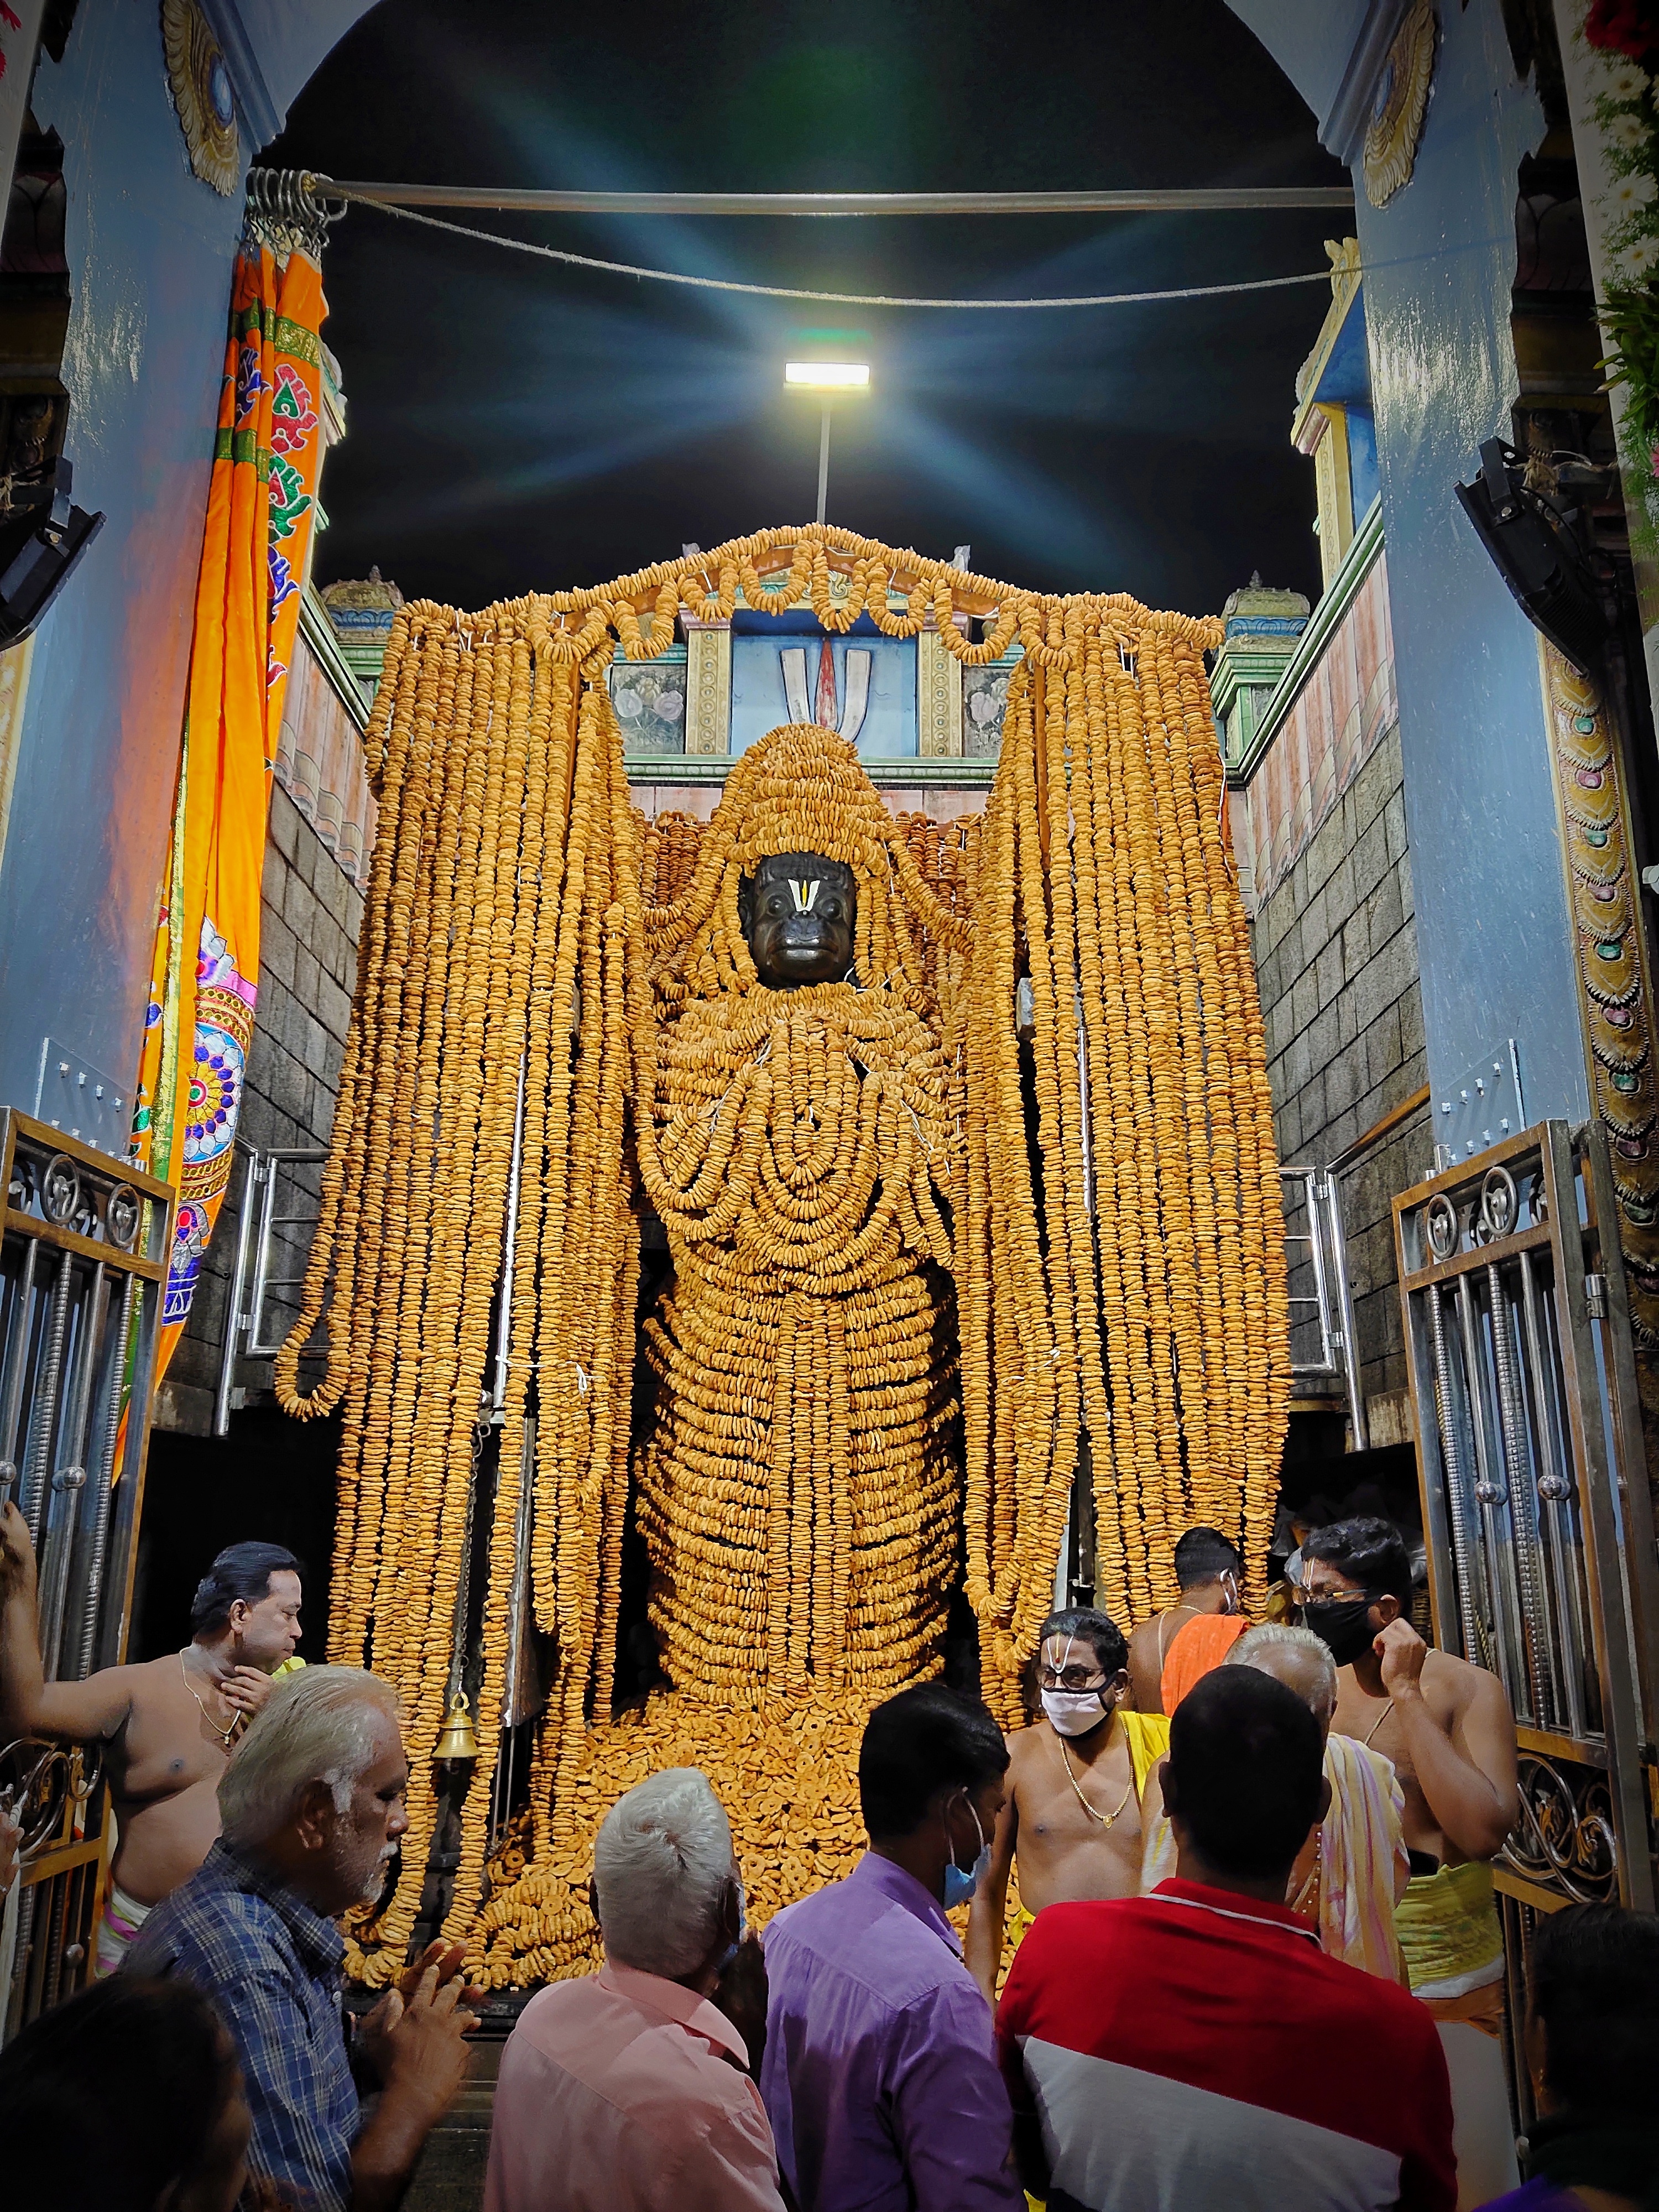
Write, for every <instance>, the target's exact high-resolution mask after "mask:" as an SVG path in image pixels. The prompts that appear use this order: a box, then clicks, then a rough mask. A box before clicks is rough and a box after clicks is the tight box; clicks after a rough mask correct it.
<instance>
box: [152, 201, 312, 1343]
mask: <svg viewBox="0 0 1659 2212" xmlns="http://www.w3.org/2000/svg"><path fill="white" fill-rule="evenodd" d="M326 313H327V307H326V304H325V301H324V299H323V283H322V271H321V270H320V269H319V266H318V264H317V263H316V261H315V260H314V259H313V258H312V257H311V256H310V255H309V254H307V253H306V252H302V251H301V250H300V249H299V248H297V247H295V249H294V250H292V251H291V252H289V253H288V254H287V256H286V258H284V259H283V261H282V262H281V263H280V264H279V263H278V261H277V259H276V256H275V255H273V254H272V252H270V248H269V247H268V246H265V245H264V244H262V243H260V242H258V240H255V239H253V238H252V237H249V238H246V239H245V240H244V241H243V244H242V246H241V249H240V252H238V254H237V257H236V264H235V269H234V274H233V276H232V280H231V303H230V330H229V335H228V340H227V343H226V347H225V369H224V382H223V386H222V392H221V396H220V401H219V427H218V432H217V435H216V439H215V441H214V453H213V474H212V478H211V481H210V486H209V490H208V507H207V528H206V532H205V536H204V541H203V546H202V566H201V571H200V574H199V577H198V579H197V587H196V627H195V634H194V637H193V640H192V642H191V665H190V687H189V693H188V696H187V700H186V704H185V732H184V747H183V752H182V755H181V757H180V761H179V786H178V793H177V796H176V798H175V799H174V802H173V836H172V841H171V844H170V848H169V856H168V866H167V881H166V883H165V884H164V885H163V887H162V895H161V912H160V916H159V921H158V925H157V929H156V936H155V958H154V961H153V963H152V966H151V981H150V990H149V1006H148V1010H147V1014H146V1019H145V1026H144V1039H143V1052H142V1055H141V1059H140V1065H139V1076H138V1083H137V1093H136V1100H137V1111H136V1113H135V1115H134V1120H133V1138H132V1147H131V1149H132V1154H133V1157H134V1158H135V1159H136V1160H137V1162H138V1163H139V1164H141V1165H143V1166H144V1167H147V1168H149V1170H150V1171H151V1172H152V1173H154V1174H156V1175H159V1176H164V1177H165V1179H166V1180H167V1182H171V1183H172V1184H173V1185H174V1186H175V1188H177V1190H178V1193H179V1210H178V1218H177V1225H176V1227H175V1229H174V1232H173V1249H172V1251H171V1252H170V1253H169V1255H168V1258H167V1285H166V1291H165V1293H164V1297H163V1304H162V1309H161V1322H162V1334H161V1346H160V1353H159V1358H158V1362H157V1370H156V1371H157V1375H158V1376H160V1375H161V1373H163V1372H164V1371H165V1370H166V1367H167V1361H168V1359H169V1358H171V1356H172V1352H173V1346H175V1345H176V1344H177V1342H178V1340H179V1335H180V1334H181V1332H182V1330H183V1328H184V1325H185V1321H186V1320H187V1318H188V1316H189V1313H190V1308H191V1299H192V1297H194V1296H195V1291H196V1285H197V1281H198V1279H200V1275H201V1269H202V1259H203V1255H204V1251H205V1250H206V1247H207V1242H208V1238H209V1237H210V1235H211V1234H212V1230H213V1224H214V1220H215V1218H216V1216H217V1213H218V1211H219V1206H220V1205H221V1202H222V1200H223V1198H224V1194H225V1191H226V1189H227V1188H228V1184H229V1182H230V1170H231V1164H232V1161H233V1159H234V1145H235V1137H236V1123H237V1120H238V1117H239V1115H240V1111H241V1104H242V1093H243V1089H244V1085H245V1083H246V1073H247V1056H248V1051H249V1048H250V1046H251V1045H252V1037H253V1018H254V1007H255V1004H256V1000H257V994H258V978H259V920H260V912H259V900H260V884H261V881H262V878H263V875H264V850H265V823H266V816H267V812H268V810H269V806H270V767H271V763H272V761H273V760H274V759H275V757H276V738H277V733H278V732H280V730H281V728H282V720H283V696H284V693H285V691H286V689H287V682H288V673H289V665H290V664H291V662H292V659H293V653H294V641H295V633H296V630H297V628H298V624H299V619H300V594H301V587H302V585H303V581H304V577H305V570H306V553H307V546H308V544H309V542H310V535H311V528H312V520H313V510H314V506H315V499H316V486H317V471H318V465H319V459H320V455H321V439H320V431H319V423H320V417H321V409H320V406H319V400H320V397H321V394H320V389H319V386H320V380H321V375H322V343H321V340H320V338H319V336H318V332H319V330H320V328H321V325H322V321H323V318H324V316H325V314H326Z"/></svg>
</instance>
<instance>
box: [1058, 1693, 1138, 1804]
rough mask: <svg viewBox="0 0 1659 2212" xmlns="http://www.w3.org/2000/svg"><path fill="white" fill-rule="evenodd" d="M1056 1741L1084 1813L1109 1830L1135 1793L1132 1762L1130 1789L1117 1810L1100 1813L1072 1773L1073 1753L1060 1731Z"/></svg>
mask: <svg viewBox="0 0 1659 2212" xmlns="http://www.w3.org/2000/svg"><path fill="white" fill-rule="evenodd" d="M1112 1717H1113V1719H1114V1720H1115V1719H1116V1717H1117V1716H1116V1715H1115V1714H1114V1715H1113V1716H1112ZM1054 1741H1055V1742H1056V1743H1057V1744H1058V1745H1059V1746H1060V1765H1062V1766H1063V1767H1064V1768H1065V1769H1066V1780H1067V1781H1068V1782H1069V1783H1070V1784H1071V1785H1072V1790H1073V1795H1074V1796H1075V1797H1076V1799H1077V1802H1078V1803H1079V1805H1081V1806H1082V1808H1083V1809H1084V1811H1085V1813H1086V1814H1088V1815H1089V1818H1090V1819H1091V1820H1092V1821H1094V1823H1095V1824H1096V1826H1097V1827H1102V1828H1109V1827H1110V1826H1111V1825H1112V1823H1113V1821H1114V1820H1116V1818H1117V1816H1118V1814H1119V1813H1121V1811H1122V1810H1123V1808H1124V1807H1125V1806H1126V1805H1127V1803H1128V1802H1129V1800H1130V1798H1131V1796H1133V1793H1134V1786H1135V1777H1134V1765H1133V1761H1131V1763H1130V1767H1129V1787H1128V1788H1127V1790H1125V1791H1124V1793H1123V1795H1122V1796H1121V1797H1120V1798H1119V1799H1118V1801H1117V1805H1116V1808H1115V1810H1114V1811H1112V1812H1110V1813H1103V1812H1101V1811H1100V1809H1099V1808H1098V1807H1097V1806H1094V1805H1091V1803H1090V1802H1089V1801H1088V1799H1087V1798H1086V1797H1085V1796H1084V1794H1083V1790H1082V1786H1081V1784H1079V1781H1078V1778H1077V1777H1076V1775H1075V1774H1073V1771H1072V1757H1071V1753H1069V1752H1068V1751H1067V1750H1066V1739H1065V1737H1064V1736H1063V1735H1060V1733H1059V1731H1058V1730H1056V1731H1055V1735H1054Z"/></svg>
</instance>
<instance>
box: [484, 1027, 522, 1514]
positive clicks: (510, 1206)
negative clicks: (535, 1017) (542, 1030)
mask: <svg viewBox="0 0 1659 2212" xmlns="http://www.w3.org/2000/svg"><path fill="white" fill-rule="evenodd" d="M525 1068H526V1060H520V1062H519V1097H518V1103H517V1104H516V1105H515V1106H514V1107H513V1165H512V1169H511V1170H510V1172H509V1174H508V1176H507V1252H506V1256H505V1257H504V1259H503V1260H502V1261H501V1311H500V1313H499V1314H498V1315H497V1316H496V1325H495V1382H494V1383H493V1385H492V1386H491V1389H490V1408H491V1411H492V1412H493V1413H494V1415H495V1419H497V1420H500V1419H501V1417H502V1416H503V1414H504V1413H506V1411H507V1360H508V1358H509V1357H510V1356H511V1352H512V1347H513V1267H514V1265H515V1264H516V1261H517V1257H518V1247H519V1185H520V1178H521V1176H522V1175H523V1172H524V1078H525ZM498 1480H499V1478H498Z"/></svg>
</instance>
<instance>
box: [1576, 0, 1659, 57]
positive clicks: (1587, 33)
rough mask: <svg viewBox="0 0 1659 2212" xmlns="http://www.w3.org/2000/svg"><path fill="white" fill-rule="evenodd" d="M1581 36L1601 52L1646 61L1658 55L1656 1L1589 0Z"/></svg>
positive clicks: (1658, 27) (1658, 10)
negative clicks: (1587, 12) (1587, 13)
mask: <svg viewBox="0 0 1659 2212" xmlns="http://www.w3.org/2000/svg"><path fill="white" fill-rule="evenodd" d="M1584 38H1585V40H1586V42H1587V43H1588V44H1589V45H1590V46H1599V47H1600V48H1601V51H1602V52H1604V53H1613V54H1624V55H1626V56H1627V57H1628V58H1629V59H1630V60H1632V61H1633V62H1641V63H1643V64H1649V63H1650V62H1651V61H1652V60H1653V58H1655V56H1656V55H1659V6H1656V5H1655V0H1590V8H1589V15H1587V16H1586V17H1585V18H1584Z"/></svg>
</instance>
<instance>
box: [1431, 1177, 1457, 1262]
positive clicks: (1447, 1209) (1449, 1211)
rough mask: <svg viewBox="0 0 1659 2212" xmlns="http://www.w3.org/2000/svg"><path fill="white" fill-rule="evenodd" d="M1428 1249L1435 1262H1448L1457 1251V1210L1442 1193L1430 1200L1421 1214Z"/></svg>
mask: <svg viewBox="0 0 1659 2212" xmlns="http://www.w3.org/2000/svg"><path fill="white" fill-rule="evenodd" d="M1423 1227H1424V1230H1425V1232H1426V1234H1427V1236H1428V1240H1429V1249H1430V1251H1431V1252H1432V1253H1433V1255H1434V1256H1435V1258H1436V1259H1437V1260H1449V1259H1450V1257H1451V1255H1452V1254H1453V1253H1454V1252H1455V1250H1456V1249H1457V1208H1456V1207H1455V1206H1454V1205H1453V1204H1452V1202H1451V1200H1450V1199H1449V1198H1448V1197H1446V1196H1445V1194H1443V1192H1442V1193H1437V1194H1436V1195H1435V1196H1434V1197H1433V1198H1431V1200H1429V1202H1428V1205H1427V1206H1425V1209H1424V1212H1423Z"/></svg>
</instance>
